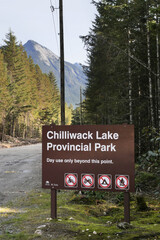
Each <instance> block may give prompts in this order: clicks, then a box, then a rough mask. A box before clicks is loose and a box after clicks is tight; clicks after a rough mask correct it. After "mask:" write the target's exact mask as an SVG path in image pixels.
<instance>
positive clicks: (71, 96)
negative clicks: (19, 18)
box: [24, 40, 86, 107]
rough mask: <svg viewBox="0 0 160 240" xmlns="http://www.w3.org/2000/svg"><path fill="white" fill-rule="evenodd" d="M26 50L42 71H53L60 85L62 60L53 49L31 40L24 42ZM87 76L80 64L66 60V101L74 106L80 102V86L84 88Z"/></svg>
mask: <svg viewBox="0 0 160 240" xmlns="http://www.w3.org/2000/svg"><path fill="white" fill-rule="evenodd" d="M24 48H25V51H26V52H27V54H28V56H31V57H32V59H33V61H34V63H35V64H38V65H39V67H40V68H41V70H42V72H44V73H49V72H51V71H52V72H53V73H54V75H55V77H56V80H57V85H58V87H60V60H59V57H58V56H56V55H55V54H54V53H53V52H52V51H51V50H49V49H47V48H46V47H44V46H42V45H40V44H39V43H37V42H35V41H32V40H29V41H28V42H27V43H25V44H24ZM85 84H86V76H85V74H84V73H83V69H82V67H81V65H80V64H78V63H75V64H71V63H69V62H65V93H66V102H67V103H68V104H69V105H70V104H72V105H73V106H74V107H76V106H77V104H79V102H80V87H81V88H82V89H83V90H84V89H85Z"/></svg>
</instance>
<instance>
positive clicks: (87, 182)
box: [81, 174, 95, 188]
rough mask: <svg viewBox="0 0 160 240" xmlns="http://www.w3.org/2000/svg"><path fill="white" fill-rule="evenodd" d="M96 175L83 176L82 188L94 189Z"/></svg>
mask: <svg viewBox="0 0 160 240" xmlns="http://www.w3.org/2000/svg"><path fill="white" fill-rule="evenodd" d="M94 178H95V177H94V174H82V175H81V179H82V182H81V183H82V188H94V187H95V180H94Z"/></svg>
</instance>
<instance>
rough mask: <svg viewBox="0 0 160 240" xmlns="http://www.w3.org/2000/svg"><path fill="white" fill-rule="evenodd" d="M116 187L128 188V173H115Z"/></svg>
mask: <svg viewBox="0 0 160 240" xmlns="http://www.w3.org/2000/svg"><path fill="white" fill-rule="evenodd" d="M115 183H116V189H120V190H128V189H129V176H128V175H116V180H115Z"/></svg>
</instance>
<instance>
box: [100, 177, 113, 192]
mask: <svg viewBox="0 0 160 240" xmlns="http://www.w3.org/2000/svg"><path fill="white" fill-rule="evenodd" d="M98 188H99V189H111V188H112V176H111V175H109V174H99V175H98Z"/></svg>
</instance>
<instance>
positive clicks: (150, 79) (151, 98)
mask: <svg viewBox="0 0 160 240" xmlns="http://www.w3.org/2000/svg"><path fill="white" fill-rule="evenodd" d="M148 16H149V13H148ZM147 58H148V69H149V70H148V81H149V112H150V119H151V126H152V127H154V111H153V95H152V77H151V52H150V30H149V21H148V20H147Z"/></svg>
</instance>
